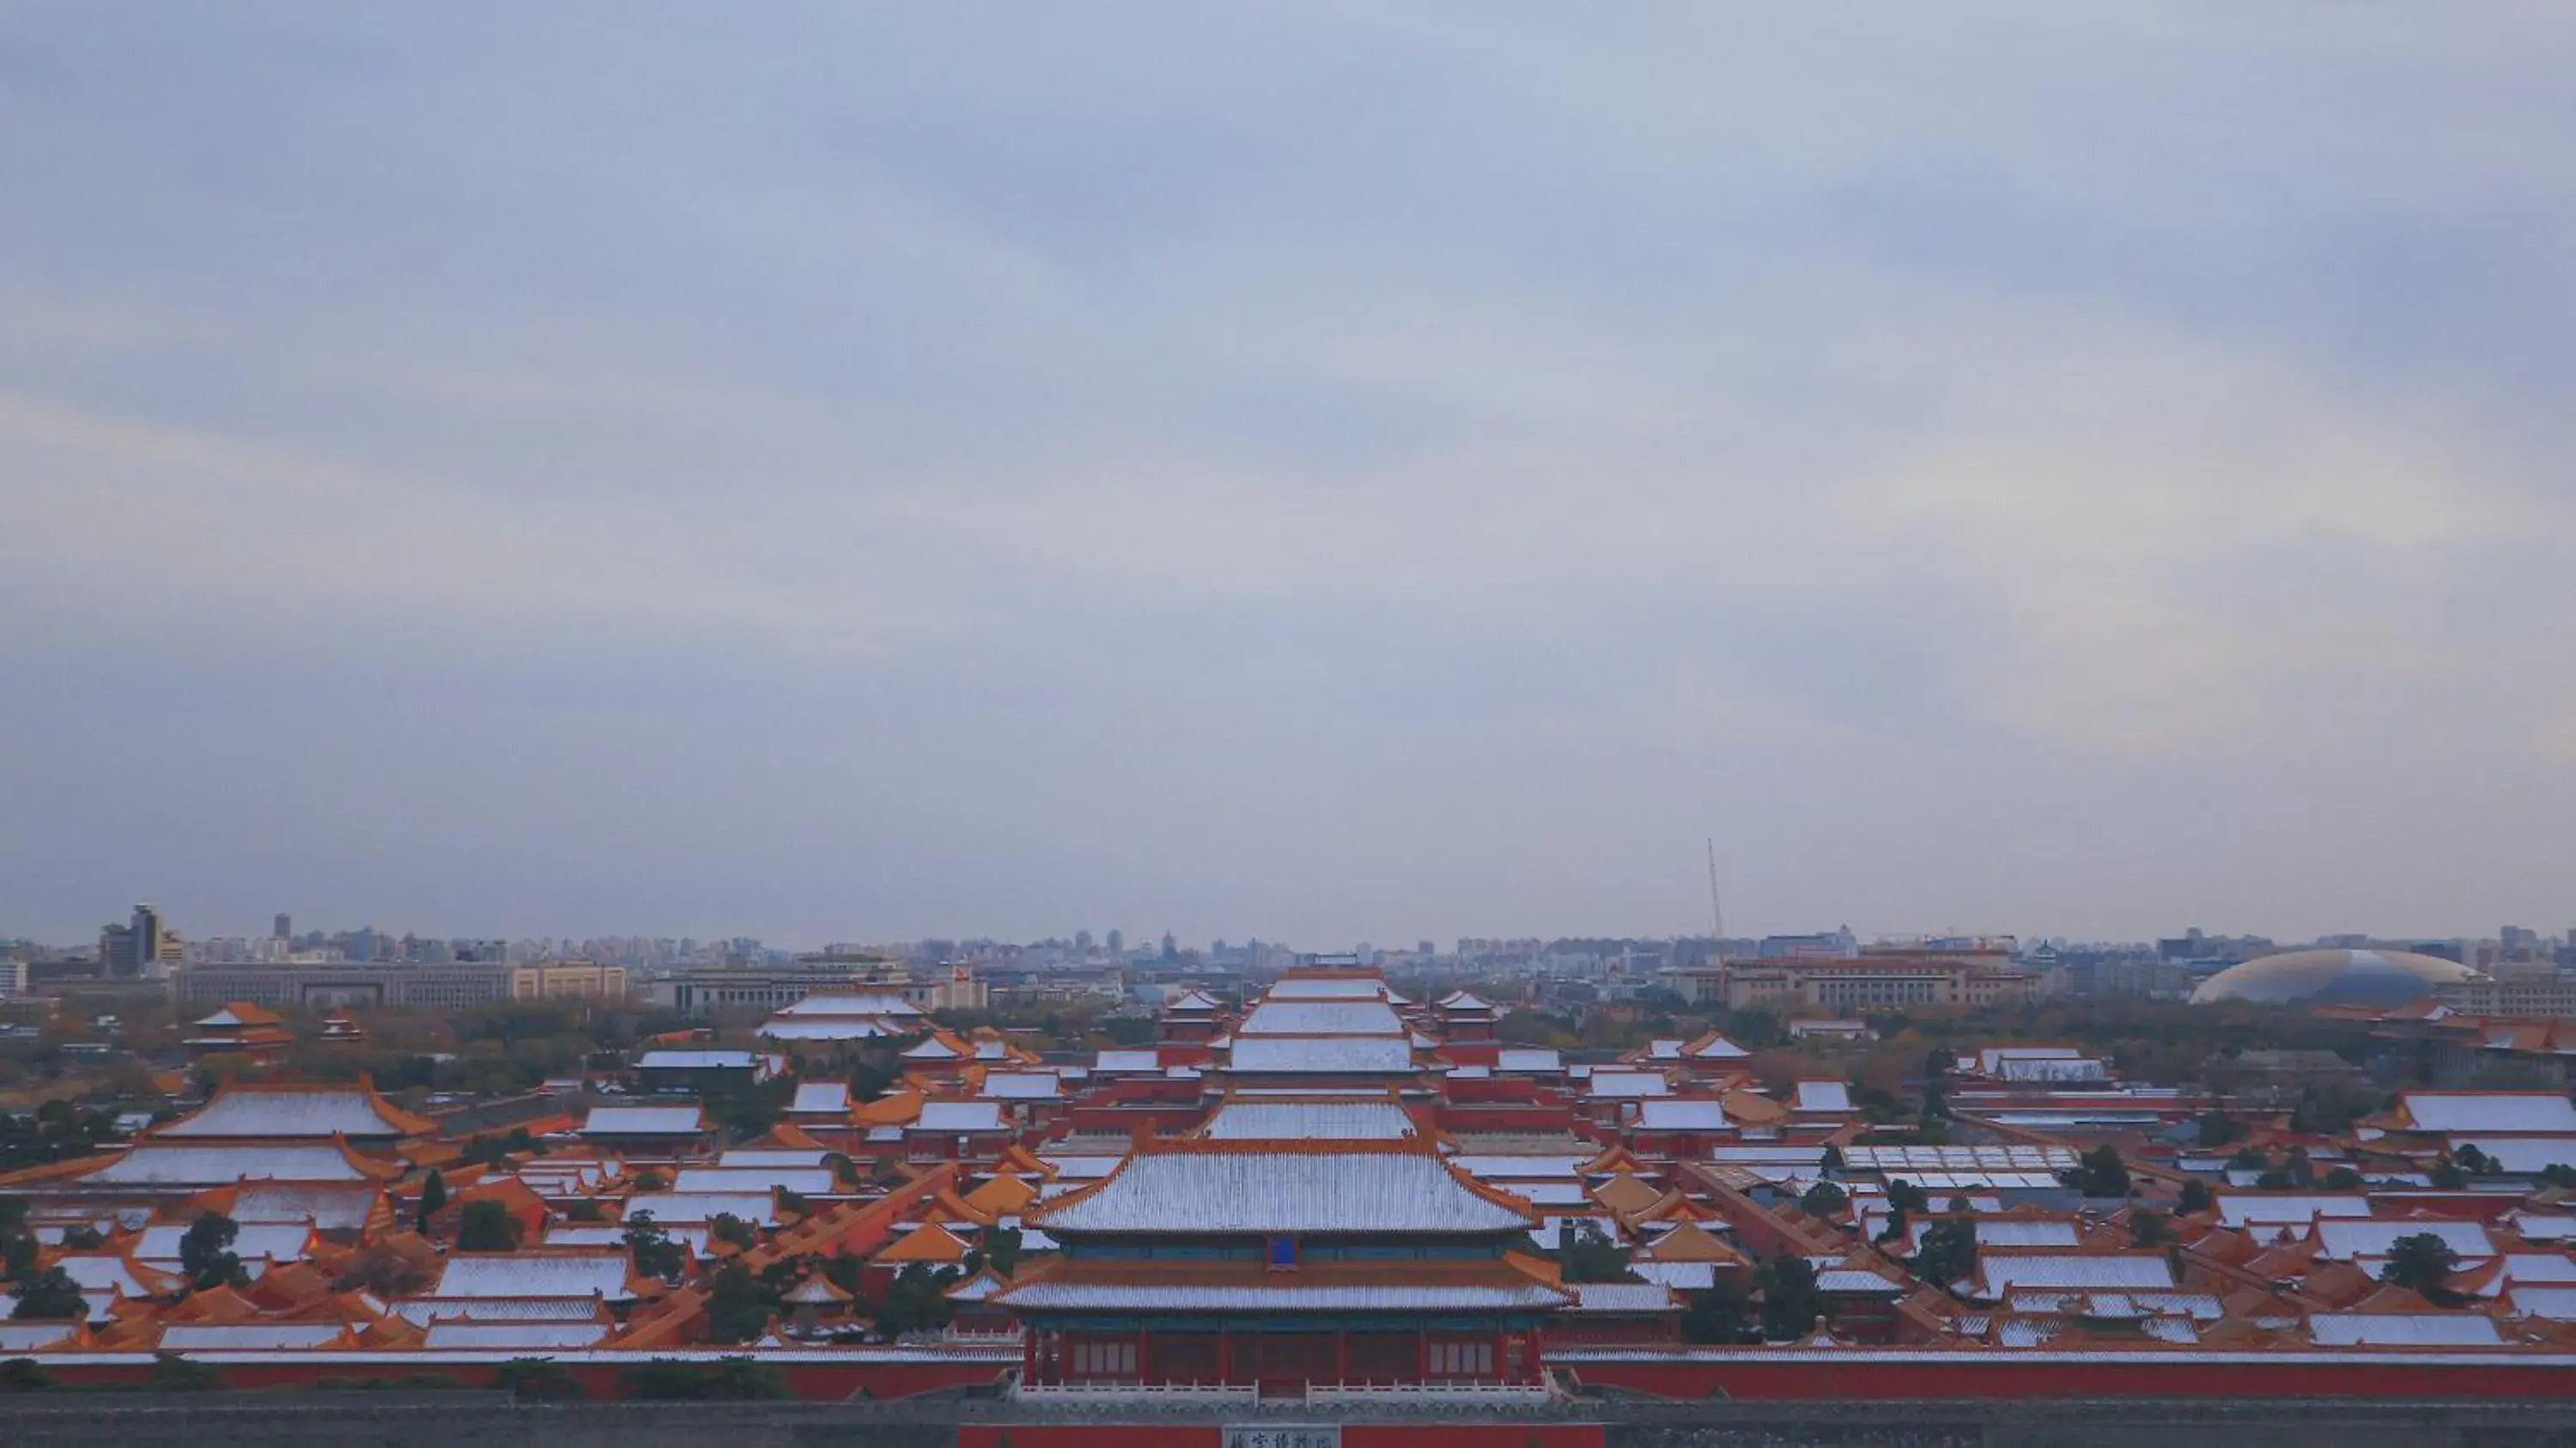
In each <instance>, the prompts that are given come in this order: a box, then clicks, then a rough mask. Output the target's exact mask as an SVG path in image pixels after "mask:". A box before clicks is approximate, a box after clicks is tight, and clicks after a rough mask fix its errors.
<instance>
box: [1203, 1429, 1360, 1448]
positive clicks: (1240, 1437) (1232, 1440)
mask: <svg viewBox="0 0 2576 1448" xmlns="http://www.w3.org/2000/svg"><path fill="white" fill-rule="evenodd" d="M1225 1448H1342V1429H1341V1425H1340V1424H1338V1423H1256V1424H1242V1425H1229V1426H1228V1427H1227V1428H1226V1430H1225Z"/></svg>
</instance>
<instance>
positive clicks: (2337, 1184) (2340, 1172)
mask: <svg viewBox="0 0 2576 1448" xmlns="http://www.w3.org/2000/svg"><path fill="white" fill-rule="evenodd" d="M2363 1185H2364V1184H2363V1182H2362V1179H2361V1173H2359V1172H2357V1171H2354V1170H2353V1169H2352V1168H2351V1167H2348V1166H2339V1167H2336V1168H2335V1169H2334V1170H2332V1171H2330V1172H2327V1173H2326V1175H2325V1186H2326V1189H2327V1190H2328V1191H2336V1192H2357V1191H2360V1190H2361V1189H2362V1186H2363Z"/></svg>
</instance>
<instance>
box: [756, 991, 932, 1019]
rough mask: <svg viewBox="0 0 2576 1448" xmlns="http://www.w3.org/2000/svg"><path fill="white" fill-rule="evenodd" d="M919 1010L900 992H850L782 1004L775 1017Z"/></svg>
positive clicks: (898, 1013) (897, 1013)
mask: <svg viewBox="0 0 2576 1448" xmlns="http://www.w3.org/2000/svg"><path fill="white" fill-rule="evenodd" d="M920 1014H921V1009H920V1007H918V1006H915V1005H914V1004H913V1003H912V1002H910V1001H908V1000H905V999H904V998H903V997H901V996H899V995H882V994H867V993H853V994H849V995H809V996H807V997H805V998H804V999H803V1000H801V1001H797V1002H795V1003H793V1004H791V1005H786V1006H781V1007H780V1008H779V1009H778V1010H777V1011H776V1012H775V1013H774V1015H775V1016H784V1017H786V1018H788V1019H790V1020H805V1019H808V1018H812V1017H818V1016H819V1017H827V1018H828V1017H843V1016H887V1017H892V1018H897V1019H900V1018H903V1017H907V1016H918V1015H920Z"/></svg>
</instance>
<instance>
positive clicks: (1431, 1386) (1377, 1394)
mask: <svg viewBox="0 0 2576 1448" xmlns="http://www.w3.org/2000/svg"><path fill="white" fill-rule="evenodd" d="M1550 1396H1551V1394H1550V1391H1549V1389H1548V1387H1547V1385H1546V1384H1544V1383H1313V1384H1310V1385H1308V1387H1307V1389H1306V1401H1308V1402H1310V1403H1350V1402H1369V1401H1375V1402H1407V1403H1431V1402H1456V1403H1469V1402H1473V1403H1544V1402H1546V1401H1548V1399H1549V1397H1550Z"/></svg>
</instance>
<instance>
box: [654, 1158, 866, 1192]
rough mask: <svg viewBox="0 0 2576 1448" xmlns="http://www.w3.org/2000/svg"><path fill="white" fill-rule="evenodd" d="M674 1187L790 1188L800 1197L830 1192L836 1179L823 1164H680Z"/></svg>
mask: <svg viewBox="0 0 2576 1448" xmlns="http://www.w3.org/2000/svg"><path fill="white" fill-rule="evenodd" d="M671 1185H672V1187H673V1189H674V1190H677V1191H683V1192H742V1193H751V1192H767V1191H782V1192H794V1193H796V1194H797V1195H798V1196H803V1197H819V1196H825V1195H828V1194H830V1193H831V1192H832V1191H833V1190H834V1189H835V1188H837V1187H838V1186H839V1185H840V1179H839V1178H838V1177H835V1176H834V1175H833V1174H832V1169H831V1168H830V1167H824V1166H735V1165H732V1164H730V1163H728V1164H726V1165H723V1166H684V1167H682V1168H680V1179H679V1180H678V1181H676V1182H673V1183H672V1184H671Z"/></svg>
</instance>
